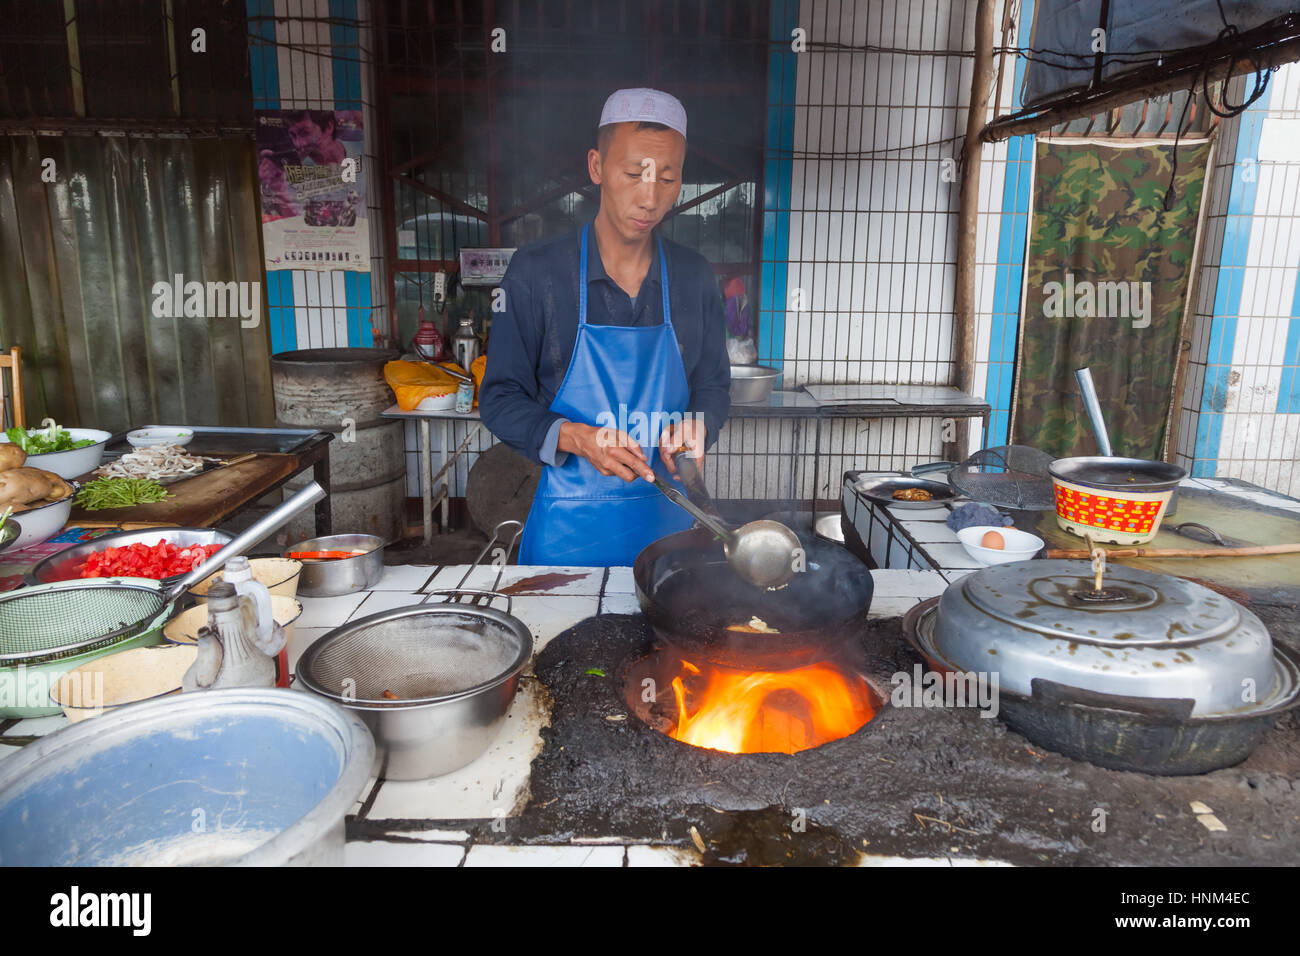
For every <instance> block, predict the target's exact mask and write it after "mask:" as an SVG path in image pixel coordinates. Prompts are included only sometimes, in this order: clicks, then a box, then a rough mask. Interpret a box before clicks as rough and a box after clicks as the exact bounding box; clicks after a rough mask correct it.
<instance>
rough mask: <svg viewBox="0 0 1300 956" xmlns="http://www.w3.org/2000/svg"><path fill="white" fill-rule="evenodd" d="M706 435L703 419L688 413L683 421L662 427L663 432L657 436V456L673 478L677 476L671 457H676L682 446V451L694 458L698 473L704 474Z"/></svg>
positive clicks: (675, 465) (674, 463) (675, 466)
mask: <svg viewBox="0 0 1300 956" xmlns="http://www.w3.org/2000/svg"><path fill="white" fill-rule="evenodd" d="M706 437H707V436H706V434H705V428H704V419H703V418H696V417H695V416H693V415H688V416H687V417H686V419H685V420H684V421H682V422H674V423H673V424H671V425H669V426H668V427H667V428H665V429H664V433H663V434H662V435H661V436H660V437H659V457H660V458H662V459H663V460H664V464H665V465H667V466H668V470H669V472H671V473H672V476H673V477H674V478H676V477H677V464H676V462H674V461H673V459H674V458H676V457H677V449H679V448H684V449H685V450H684V451H683V452H682V453H683V454H685V455H689V456H690V457H692V458H694V459H695V465H696V467H697V468H699V469H700V474H701V475H703V474H704V444H705V438H706Z"/></svg>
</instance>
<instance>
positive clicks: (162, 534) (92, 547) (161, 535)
mask: <svg viewBox="0 0 1300 956" xmlns="http://www.w3.org/2000/svg"><path fill="white" fill-rule="evenodd" d="M233 539H234V535H231V534H227V533H226V532H225V531H218V530H217V529H216V528H154V529H150V530H148V531H118V532H116V533H114V534H106V535H104V536H103V537H102V538H92V539H91V540H90V541H86V542H83V543H82V544H74V545H73V546H72V547H70V548H64V549H63V550H62V551H60V552H58V553H57V554H52V555H50V556H49V557H48V558H45V559H43V560H42V561H40V562H39V563H38V564H36V565H34V566H33V567H32V569H31V570H30V571H28V572H27V574H26V575H25V576H24V579H25V581H26V583H27V584H29V585H30V584H49V583H50V582H52V581H75V580H77V579H78V578H80V577H81V566H82V565H83V564H85V563H86V559H87V558H88V557H90V556H91V555H92V554H94V553H96V552H98V551H103V550H104V549H106V548H124V547H126V546H127V545H130V544H137V543H138V544H145V545H154V544H158V543H159V542H162V541H169V542H171V543H172V544H174V545H176V546H177V547H181V548H187V547H190V546H191V545H196V544H228V543H229V542H230V541H232V540H233ZM182 577H183V575H180V574H175V575H172V576H171V577H169V578H164V579H163V583H164V584H165V585H170V584H174V583H175V582H177V581H179V580H180V579H181V578H182Z"/></svg>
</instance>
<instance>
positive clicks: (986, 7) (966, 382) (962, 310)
mask: <svg viewBox="0 0 1300 956" xmlns="http://www.w3.org/2000/svg"><path fill="white" fill-rule="evenodd" d="M994 8H995V3H994V0H979V6H978V7H977V8H976V11H975V69H974V71H973V72H972V75H971V86H970V108H969V110H968V111H967V114H966V141H965V143H964V144H963V146H962V164H961V206H960V208H959V210H958V213H957V288H956V292H955V295H954V301H953V357H954V358H955V359H956V363H957V380H956V382H955V383H954V384H955V385H956V386H957V388H959V389H960V390H961V391H963V392H973V390H974V389H973V384H974V380H975V252H976V242H975V238H976V230H977V229H978V227H979V186H980V158H981V157H980V154H981V152H982V149H983V146H982V144H981V143H980V132H981V131H982V130H983V129H984V120H985V116H986V115H987V111H988V107H989V97H990V95H991V93H992V89H993V24H994V12H995V9H994ZM969 430H970V425H969V422H968V421H967V420H966V419H964V418H959V419H957V440H956V443H955V444H956V446H957V447H956V448H953V449H949V448H945V449H944V450H945V452H948V451H952V452H954V453H956V455H957V457H956V458H954V459H952V460H954V461H958V460H961V459H962V458H965V457H966V456H967V455H968V454H969V453H970V452H969V447H970V443H969V436H970V431H969ZM984 443H985V444H987V443H988V439H987V436H985V437H984ZM945 457H951V456H949V455H945Z"/></svg>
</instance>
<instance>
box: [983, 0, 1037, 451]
mask: <svg viewBox="0 0 1300 956" xmlns="http://www.w3.org/2000/svg"><path fill="white" fill-rule="evenodd" d="M1020 9H1021V21H1020V26H1019V29H1018V30H1017V36H1018V37H1020V38H1022V39H1021V42H1022V43H1028V38H1029V36H1030V28H1031V25H1032V23H1033V15H1034V5H1033V0H1024V3H1023V4H1022V5H1021V8H1020ZM1025 66H1026V61H1025V59H1024V58H1023V57H1017V58H1016V71H1015V79H1014V81H1013V88H1012V93H1011V96H1012V101H1011V108H1012V110H1018V109H1020V105H1021V104H1020V89H1021V86H1022V84H1023V83H1024V79H1025ZM1033 160H1034V137H1033V136H1013V137H1011V139H1009V140H1008V141H1007V162H1006V168H1005V171H1004V173H1003V180H1002V215H1001V216H1000V217H999V218H998V261H997V268H996V271H995V273H994V283H993V315H992V316H991V319H992V328H991V330H990V334H989V353H988V361H989V372H988V381H987V384H986V385H985V388H984V397H985V399H986V400H987V401H988V403H989V405H991V406H992V407H993V414H992V415H990V416H989V430H988V434H987V435H985V436H984V444H985V446H990V445H1002V444H1005V443H1006V442H1007V441H1008V440H1009V438H1008V436H1009V433H1010V428H1011V389H1012V384H1013V382H1014V379H1015V361H1016V339H1017V338H1018V336H1019V332H1020V290H1021V286H1023V285H1024V276H1025V242H1026V237H1027V235H1028V229H1029V202H1030V194H1029V185H1030V179H1031V174H1032V171H1033Z"/></svg>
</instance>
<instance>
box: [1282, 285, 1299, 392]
mask: <svg viewBox="0 0 1300 956" xmlns="http://www.w3.org/2000/svg"><path fill="white" fill-rule="evenodd" d="M1282 365H1283V368H1282V387H1281V388H1280V389H1278V396H1277V410H1278V413H1279V414H1282V415H1296V414H1300V270H1297V272H1296V284H1295V298H1294V299H1292V300H1291V322H1290V324H1289V325H1288V327H1287V333H1286V351H1285V352H1283V353H1282Z"/></svg>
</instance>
